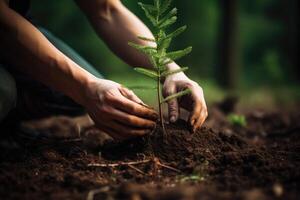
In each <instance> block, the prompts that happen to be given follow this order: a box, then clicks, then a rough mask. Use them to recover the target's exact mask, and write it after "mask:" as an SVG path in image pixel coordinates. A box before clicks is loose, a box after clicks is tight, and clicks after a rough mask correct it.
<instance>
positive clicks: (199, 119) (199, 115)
mask: <svg viewBox="0 0 300 200" xmlns="http://www.w3.org/2000/svg"><path fill="white" fill-rule="evenodd" d="M188 88H189V89H191V91H192V92H191V94H188V95H185V96H182V97H180V98H179V99H172V100H170V101H169V102H168V110H169V120H170V122H171V123H174V122H176V121H177V120H178V118H179V110H180V109H179V108H180V107H182V108H185V109H186V110H188V111H190V116H189V123H190V125H191V127H192V130H193V132H195V131H196V130H197V129H198V128H200V127H201V126H202V124H203V123H204V121H205V119H206V118H207V116H208V112H207V107H206V103H205V99H204V94H203V90H202V88H201V87H200V86H199V85H198V83H196V82H195V81H192V80H190V79H189V78H188V77H187V76H186V75H185V74H184V73H183V72H181V73H177V74H173V75H170V76H168V77H167V78H166V80H165V82H164V86H163V95H164V97H167V96H170V95H172V94H175V93H177V92H180V91H183V90H185V89H188Z"/></svg>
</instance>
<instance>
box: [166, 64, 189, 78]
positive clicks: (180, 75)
mask: <svg viewBox="0 0 300 200" xmlns="http://www.w3.org/2000/svg"><path fill="white" fill-rule="evenodd" d="M178 69H180V67H179V65H177V64H176V63H175V62H173V63H171V64H169V65H167V70H168V71H174V70H178ZM186 78H188V77H187V76H186V75H185V73H184V72H178V73H175V74H172V75H169V76H167V77H166V78H165V79H164V80H163V81H165V80H166V79H186Z"/></svg>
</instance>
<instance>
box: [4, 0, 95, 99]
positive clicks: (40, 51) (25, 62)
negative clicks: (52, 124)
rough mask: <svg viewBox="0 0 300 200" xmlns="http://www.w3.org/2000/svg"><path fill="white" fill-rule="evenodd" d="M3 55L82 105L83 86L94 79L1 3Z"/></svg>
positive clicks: (28, 23) (18, 68)
mask: <svg viewBox="0 0 300 200" xmlns="http://www.w3.org/2000/svg"><path fill="white" fill-rule="evenodd" d="M0 44H1V45H0V55H1V56H2V59H4V60H6V61H7V62H9V63H11V64H12V66H14V67H16V68H17V70H19V71H22V72H24V73H25V74H27V75H29V76H31V77H32V78H33V79H36V80H38V81H40V82H43V83H44V84H46V85H48V86H50V87H52V88H54V89H56V90H58V91H61V92H63V93H64V94H66V95H68V96H70V97H71V98H73V99H74V100H75V101H77V102H78V103H80V104H83V101H84V99H82V97H83V96H84V95H83V94H81V91H83V90H82V89H79V88H82V87H83V85H86V83H87V82H88V81H89V80H91V79H93V78H94V77H93V76H92V75H91V74H89V73H88V72H86V71H85V70H84V69H82V68H81V67H79V66H78V65H77V64H76V63H74V62H73V61H72V60H70V59H69V58H68V57H66V56H65V55H64V54H63V53H61V52H60V51H59V50H58V49H56V48H55V47H54V46H53V45H52V44H51V43H50V42H49V41H48V40H47V39H46V38H45V37H44V35H43V34H42V33H41V32H40V31H39V30H38V29H37V28H35V27H34V26H33V25H32V24H31V23H30V22H28V21H27V20H26V19H25V18H23V17H22V16H20V15H19V14H18V13H16V12H15V11H13V10H11V9H10V8H9V7H8V5H7V3H6V1H4V0H0Z"/></svg>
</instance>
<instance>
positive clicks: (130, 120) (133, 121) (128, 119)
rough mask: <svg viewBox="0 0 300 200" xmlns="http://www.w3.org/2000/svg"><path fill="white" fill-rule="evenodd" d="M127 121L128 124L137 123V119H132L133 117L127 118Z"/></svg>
mask: <svg viewBox="0 0 300 200" xmlns="http://www.w3.org/2000/svg"><path fill="white" fill-rule="evenodd" d="M126 121H127V122H128V123H130V124H134V123H135V122H136V121H135V119H134V118H133V117H131V116H127V117H126Z"/></svg>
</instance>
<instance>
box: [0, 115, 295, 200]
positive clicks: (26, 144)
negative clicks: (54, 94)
mask: <svg viewBox="0 0 300 200" xmlns="http://www.w3.org/2000/svg"><path fill="white" fill-rule="evenodd" d="M246 116H247V122H248V125H247V127H236V126H232V125H230V124H229V123H228V122H227V120H226V118H225V117H224V115H223V114H222V113H221V112H219V111H218V110H216V109H212V110H211V112H210V119H209V120H208V121H207V122H206V124H205V126H204V127H203V128H201V130H199V131H197V132H196V133H195V134H191V133H190V132H189V131H187V130H188V127H186V125H185V123H184V122H182V121H181V122H179V123H178V124H176V125H168V126H167V130H168V135H167V136H163V135H162V132H161V130H160V129H159V128H158V129H157V130H156V132H155V133H154V134H152V135H151V136H150V137H148V138H144V139H136V140H133V141H130V142H128V141H127V142H123V143H112V142H108V143H106V144H105V145H101V146H99V145H98V144H97V142H96V141H98V140H100V139H99V138H97V137H95V135H97V133H98V132H97V130H94V129H88V130H86V131H85V134H83V136H82V138H81V139H80V140H78V141H77V140H69V141H60V142H53V141H51V142H49V141H41V140H37V141H35V140H28V139H24V138H23V137H20V136H19V134H18V133H16V134H15V135H14V137H6V138H4V139H2V140H1V143H0V158H1V163H0V184H1V187H0V199H30V200H34V199H74V200H75V199H89V200H92V199H95V200H96V199H103V200H105V199H132V200H139V199H147V200H148V199H149V200H152V199H168V200H169V199H170V200H174V199H245V200H248V199H249V200H250V199H299V195H300V186H299V184H300V181H299V180H300V170H299V168H300V123H299V120H300V114H299V110H294V112H289V113H286V112H283V111H280V112H273V113H270V112H262V111H252V112H251V113H249V114H247V115H246ZM6 135H8V134H6ZM140 161H148V162H145V163H140V164H132V165H127V164H126V163H127V162H140ZM125 162H126V163H125ZM157 163H160V164H162V165H163V166H161V165H158V164H157ZM90 164H108V165H109V164H119V166H114V167H112V166H101V167H95V166H91V165H90ZM178 170H179V171H180V172H178Z"/></svg>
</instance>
